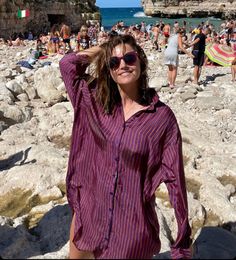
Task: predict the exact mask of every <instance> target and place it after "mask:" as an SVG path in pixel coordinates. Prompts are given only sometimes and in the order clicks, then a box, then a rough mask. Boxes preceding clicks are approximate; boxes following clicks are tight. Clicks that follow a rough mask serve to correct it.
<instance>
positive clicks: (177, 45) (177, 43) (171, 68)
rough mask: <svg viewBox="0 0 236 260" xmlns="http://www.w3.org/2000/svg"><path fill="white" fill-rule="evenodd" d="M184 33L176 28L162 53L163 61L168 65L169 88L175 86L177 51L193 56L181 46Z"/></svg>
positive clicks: (177, 61) (177, 63)
mask: <svg viewBox="0 0 236 260" xmlns="http://www.w3.org/2000/svg"><path fill="white" fill-rule="evenodd" d="M183 35H184V30H183V29H181V28H178V29H177V31H176V34H174V35H172V36H171V37H170V38H169V40H168V47H167V48H166V50H165V53H164V63H165V65H167V66H168V81H169V86H170V88H174V87H175V81H176V77H177V68H178V65H179V54H178V51H179V50H180V51H182V52H184V53H186V54H187V55H188V56H190V57H191V58H194V56H193V55H192V53H191V52H188V51H187V50H186V49H185V48H184V47H183V41H182V36H183Z"/></svg>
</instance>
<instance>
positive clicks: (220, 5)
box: [142, 0, 236, 19]
mask: <svg viewBox="0 0 236 260" xmlns="http://www.w3.org/2000/svg"><path fill="white" fill-rule="evenodd" d="M142 5H143V8H144V12H145V14H146V15H149V16H158V17H169V18H170V17H176V18H177V17H208V16H215V17H218V18H221V19H226V18H235V17H236V1H235V0H227V1H222V0H209V1H204V0H195V1H188V0H185V1H181V0H142Z"/></svg>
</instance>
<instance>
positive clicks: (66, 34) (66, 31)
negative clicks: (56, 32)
mask: <svg viewBox="0 0 236 260" xmlns="http://www.w3.org/2000/svg"><path fill="white" fill-rule="evenodd" d="M70 34H71V30H70V27H69V26H68V25H66V24H65V23H62V27H61V30H60V35H61V37H62V45H63V49H64V53H66V45H68V47H69V50H68V51H69V52H70V51H71V50H72V48H71V44H70Z"/></svg>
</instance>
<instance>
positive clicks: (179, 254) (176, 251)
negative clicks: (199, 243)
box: [171, 248, 192, 259]
mask: <svg viewBox="0 0 236 260" xmlns="http://www.w3.org/2000/svg"><path fill="white" fill-rule="evenodd" d="M191 258H192V252H191V248H188V249H184V248H171V259H191Z"/></svg>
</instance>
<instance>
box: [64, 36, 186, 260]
mask: <svg viewBox="0 0 236 260" xmlns="http://www.w3.org/2000/svg"><path fill="white" fill-rule="evenodd" d="M92 61H93V62H95V75H93V76H94V77H93V78H91V77H90V75H87V74H85V71H86V69H87V67H88V65H89V64H90V63H91V62H92ZM60 69H61V74H62V77H63V80H64V82H65V86H66V88H67V91H68V94H69V96H70V100H71V102H72V105H73V107H74V126H73V133H72V143H71V151H70V158H69V164H68V173H67V180H66V181H67V198H68V202H69V204H70V206H71V208H72V210H73V219H72V223H71V231H70V258H74V259H75V258H77V259H78V258H79V259H82V258H87V259H88V258H98V259H109V258H110V259H114V258H120V259H130V258H138V259H141V258H151V257H152V256H153V254H155V253H158V252H159V251H160V240H159V224H158V220H157V215H156V213H155V191H156V189H157V187H158V186H159V185H160V183H162V182H165V183H166V185H167V187H168V190H169V194H170V200H171V202H172V205H173V207H174V209H175V213H176V218H177V223H178V229H179V231H178V235H177V239H176V242H175V243H174V244H173V245H172V247H171V248H172V257H173V258H175V259H177V258H190V256H191V254H190V249H189V247H190V244H191V239H190V233H191V230H190V227H189V223H188V206H187V199H186V188H185V179H184V170H183V161H182V152H181V144H182V143H181V134H180V131H179V127H178V124H177V121H176V118H175V116H174V114H173V112H172V111H171V109H170V108H169V107H168V106H166V105H165V104H163V103H162V102H161V101H160V100H159V98H158V96H157V94H156V92H155V90H154V89H149V88H148V75H147V58H146V55H145V53H144V51H143V50H142V49H141V47H140V46H139V45H138V44H137V43H136V41H135V39H134V38H133V37H132V36H131V35H122V36H116V37H112V38H111V39H110V40H109V41H108V42H106V43H104V44H103V45H101V46H100V47H99V46H95V47H92V48H90V49H87V50H84V51H81V52H79V53H77V54H75V53H71V54H68V55H66V56H65V57H64V58H63V59H62V60H61V61H60Z"/></svg>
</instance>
